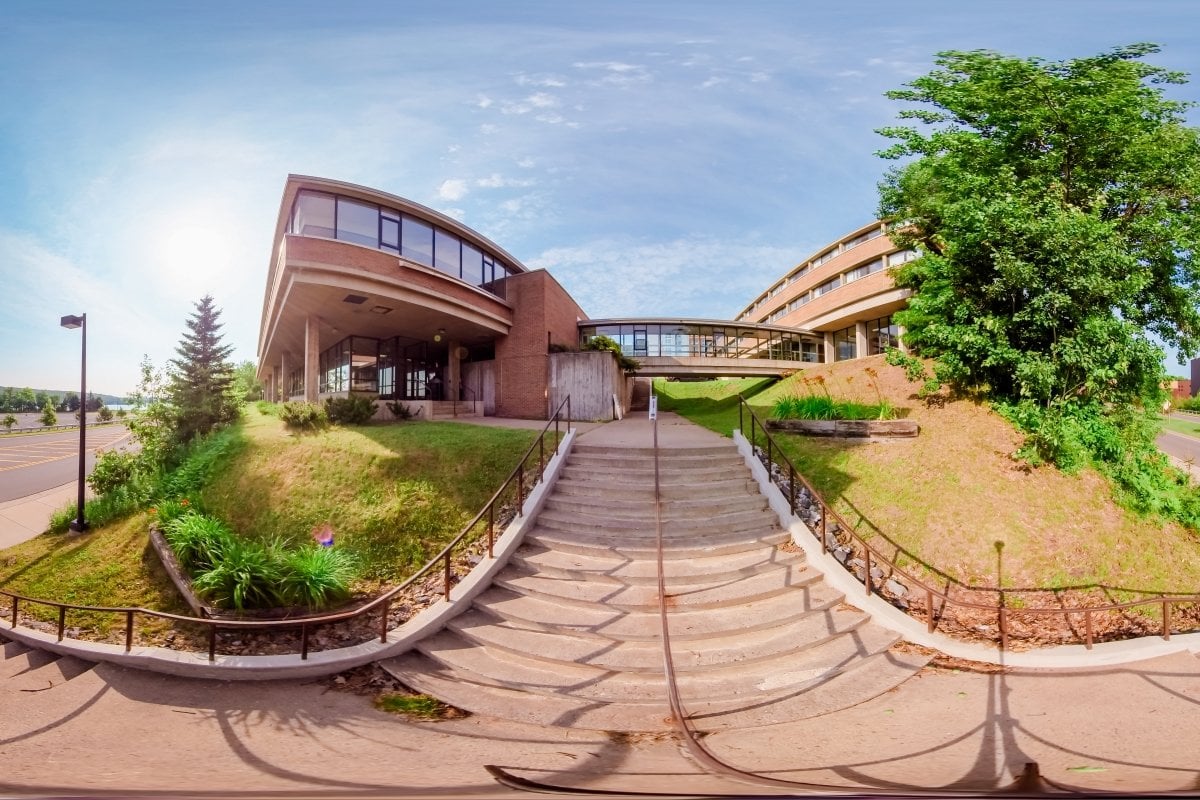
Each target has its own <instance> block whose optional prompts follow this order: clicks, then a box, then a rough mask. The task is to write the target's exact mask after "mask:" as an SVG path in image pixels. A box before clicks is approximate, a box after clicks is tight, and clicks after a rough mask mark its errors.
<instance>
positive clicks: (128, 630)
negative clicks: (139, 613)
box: [125, 609, 133, 653]
mask: <svg viewBox="0 0 1200 800" xmlns="http://www.w3.org/2000/svg"><path fill="white" fill-rule="evenodd" d="M132 649H133V610H132V609H130V610H129V611H126V612H125V652H126V653H128V652H129V651H130V650H132Z"/></svg>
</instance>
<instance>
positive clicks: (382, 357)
mask: <svg viewBox="0 0 1200 800" xmlns="http://www.w3.org/2000/svg"><path fill="white" fill-rule="evenodd" d="M395 397H396V340H395V339H384V340H383V341H381V342H380V343H379V399H381V400H392V399H394V398H395Z"/></svg>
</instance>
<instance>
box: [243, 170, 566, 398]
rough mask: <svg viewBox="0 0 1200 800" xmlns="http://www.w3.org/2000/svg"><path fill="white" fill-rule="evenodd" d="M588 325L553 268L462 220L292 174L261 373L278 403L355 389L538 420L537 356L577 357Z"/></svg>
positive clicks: (265, 319)
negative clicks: (573, 352)
mask: <svg viewBox="0 0 1200 800" xmlns="http://www.w3.org/2000/svg"><path fill="white" fill-rule="evenodd" d="M583 316H584V315H583V311H582V309H580V308H579V306H578V305H577V304H576V303H575V301H574V300H573V299H572V298H571V296H570V295H569V294H567V292H566V291H565V290H564V289H563V288H562V287H561V286H560V285H559V284H558V282H557V281H555V280H554V279H553V278H552V277H551V276H550V275H549V273H546V272H545V271H543V270H533V271H531V270H529V269H527V268H526V267H525V266H523V265H522V264H521V263H520V262H519V261H517V259H516V258H514V257H513V256H512V255H510V254H509V253H507V252H505V251H504V250H503V249H502V248H501V247H500V246H498V245H497V244H495V243H494V242H492V241H490V240H488V239H487V238H485V237H484V236H482V235H481V234H479V233H477V232H475V231H473V230H471V229H470V228H468V227H466V226H465V225H463V224H462V223H460V222H458V221H457V220H454V219H452V218H450V217H447V216H445V215H444V214H440V213H438V212H437V211H434V210H433V209H430V208H426V207H425V206H422V205H419V204H417V203H414V202H412V201H410V200H405V199H404V198H401V197H397V196H395V195H392V194H387V193H385V192H380V191H376V190H373V189H368V188H366V187H362V186H356V185H354V184H349V183H343V182H340V181H332V180H328V179H324V178H313V177H307V176H299V175H290V176H288V179H287V183H286V185H285V187H284V193H283V200H282V202H281V204H280V209H279V216H278V219H277V222H276V227H275V237H274V243H273V246H272V251H271V267H270V269H269V271H268V277H267V286H266V292H265V295H264V298H263V313H262V322H261V327H260V330H259V341H258V357H259V377H260V379H261V380H262V381H263V382H264V384H265V385H266V387H267V393H268V396H269V397H271V398H273V399H303V400H308V401H310V402H315V401H318V400H321V399H324V398H328V397H339V396H347V395H349V394H350V393H352V392H353V393H363V394H370V395H374V396H376V397H378V398H379V399H381V400H384V401H401V402H405V403H407V404H410V408H411V407H413V406H412V405H411V404H417V405H416V407H418V408H429V409H430V411H429V412H428V413H430V414H431V413H432V411H433V406H430V405H428V404H430V403H438V402H451V403H455V404H457V403H459V402H462V403H464V404H469V407H471V408H477V407H478V408H482V409H484V410H485V411H487V412H491V413H496V414H500V415H504V416H518V417H544V416H545V414H546V392H545V386H546V384H547V379H548V374H549V366H548V364H547V363H546V353H547V351H548V349H549V348H550V347H551V346H552V345H554V344H558V345H561V346H564V347H572V348H573V347H574V346H575V345H576V342H577V339H578V333H577V327H576V325H577V323H578V321H579V320H580V319H581V318H582V317H583ZM531 386H532V387H536V388H534V389H531V388H530V387H531ZM422 404H424V405H422Z"/></svg>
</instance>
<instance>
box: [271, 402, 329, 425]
mask: <svg viewBox="0 0 1200 800" xmlns="http://www.w3.org/2000/svg"><path fill="white" fill-rule="evenodd" d="M279 418H280V419H281V420H283V424H284V425H287V426H288V427H289V428H300V429H301V430H314V431H315V430H319V429H320V428H324V427H326V426H327V425H329V415H328V414H326V413H325V407H324V406H321V405H317V404H316V403H304V402H300V401H295V402H292V401H289V402H287V403H284V404H283V405H282V406H280V407H279Z"/></svg>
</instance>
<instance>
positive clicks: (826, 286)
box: [812, 277, 841, 297]
mask: <svg viewBox="0 0 1200 800" xmlns="http://www.w3.org/2000/svg"><path fill="white" fill-rule="evenodd" d="M840 285H841V278H840V277H837V278H833V279H831V280H827V281H825V282H824V283H822V284H821V285H820V286H818V287H816V288H814V289H813V290H812V296H813V297H820V296H821V295H823V294H827V293H829V292H832V291H833V290H834V289H836V288H837V287H838V286H840Z"/></svg>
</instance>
